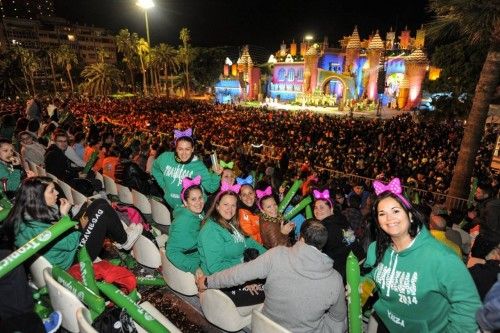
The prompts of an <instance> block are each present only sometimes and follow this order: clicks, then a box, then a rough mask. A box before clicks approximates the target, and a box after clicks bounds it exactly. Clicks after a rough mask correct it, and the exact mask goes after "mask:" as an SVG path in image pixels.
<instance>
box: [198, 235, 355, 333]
mask: <svg viewBox="0 0 500 333" xmlns="http://www.w3.org/2000/svg"><path fill="white" fill-rule="evenodd" d="M332 267H333V261H332V259H330V257H328V256H327V255H326V254H324V253H322V252H321V251H319V250H318V249H317V248H315V247H314V246H311V245H307V244H306V243H304V242H302V241H299V242H297V243H296V244H295V245H294V246H293V247H291V248H290V247H284V246H277V247H275V248H272V249H270V250H269V251H267V252H266V253H264V254H262V255H261V256H259V257H258V258H257V259H255V260H253V261H250V262H248V263H244V264H239V265H237V266H234V267H232V268H229V269H226V270H224V271H221V272H218V273H215V274H213V275H211V276H209V277H208V278H207V286H208V288H227V287H233V286H237V285H241V284H243V283H245V282H246V281H251V280H254V279H267V280H266V284H265V285H264V291H265V294H266V298H265V301H264V308H263V310H262V312H263V314H264V315H266V316H267V317H269V318H271V319H272V320H274V321H275V322H277V323H278V324H280V325H282V326H284V327H285V328H287V329H289V330H290V331H292V332H294V333H306V332H325V333H327V332H328V333H343V332H345V331H346V329H347V324H346V316H347V310H346V304H345V299H344V295H345V292H344V286H343V283H342V277H341V276H340V274H339V273H338V272H337V271H336V270H334V269H333V268H332Z"/></svg>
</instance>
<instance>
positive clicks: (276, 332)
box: [252, 309, 292, 333]
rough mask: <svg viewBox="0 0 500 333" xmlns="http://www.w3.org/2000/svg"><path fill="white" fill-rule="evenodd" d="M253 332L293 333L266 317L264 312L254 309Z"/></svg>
mask: <svg viewBox="0 0 500 333" xmlns="http://www.w3.org/2000/svg"><path fill="white" fill-rule="evenodd" d="M252 333H292V331H290V330H287V329H286V328H284V327H283V326H281V325H280V324H278V323H276V322H275V321H273V320H271V319H269V318H268V317H266V316H265V315H264V314H263V313H262V312H260V311H258V310H256V309H254V310H253V311H252Z"/></svg>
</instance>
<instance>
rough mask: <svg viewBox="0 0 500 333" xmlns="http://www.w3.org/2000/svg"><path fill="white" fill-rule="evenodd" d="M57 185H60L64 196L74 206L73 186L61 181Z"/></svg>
mask: <svg viewBox="0 0 500 333" xmlns="http://www.w3.org/2000/svg"><path fill="white" fill-rule="evenodd" d="M57 183H58V184H59V186H60V187H61V189H62V190H63V192H64V196H65V197H66V199H68V201H69V202H70V203H71V204H74V200H73V194H72V193H71V186H69V185H68V183H65V182H64V181H62V180H60V179H59V181H58V182H57Z"/></svg>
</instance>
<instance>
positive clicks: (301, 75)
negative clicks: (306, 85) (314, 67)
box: [297, 68, 304, 81]
mask: <svg viewBox="0 0 500 333" xmlns="http://www.w3.org/2000/svg"><path fill="white" fill-rule="evenodd" d="M297 80H298V81H302V80H304V69H303V68H299V69H298V70H297Z"/></svg>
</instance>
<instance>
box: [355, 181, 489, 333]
mask: <svg viewBox="0 0 500 333" xmlns="http://www.w3.org/2000/svg"><path fill="white" fill-rule="evenodd" d="M373 186H374V188H375V193H376V194H377V196H378V197H377V199H376V201H375V203H374V206H373V207H374V212H373V213H374V214H375V216H376V220H377V234H376V241H375V242H373V243H372V244H370V246H369V248H368V255H367V258H366V261H365V264H364V266H365V267H366V268H368V269H371V271H370V272H369V273H368V275H366V277H365V278H367V279H371V280H372V281H373V282H375V286H376V290H377V291H378V295H379V299H378V300H377V301H376V302H375V304H374V310H375V312H376V314H377V316H378V318H380V321H379V325H381V323H383V325H385V326H386V327H387V329H388V330H389V331H390V332H464V333H465V332H476V331H477V324H476V318H475V313H476V311H477V310H478V309H479V307H480V306H481V301H480V299H479V295H478V292H477V290H476V286H475V285H474V281H473V280H472V278H471V276H470V274H469V272H468V271H467V268H466V267H465V265H464V263H463V262H462V261H461V260H460V258H458V256H457V255H456V254H455V253H454V252H453V251H452V250H451V249H449V248H447V247H446V246H444V245H443V244H441V243H440V242H439V241H437V240H436V239H435V238H434V237H432V236H431V234H430V233H429V231H428V230H427V228H426V227H425V224H424V221H425V217H424V216H423V215H422V214H420V212H418V211H417V210H416V209H415V208H413V206H412V205H411V203H410V202H409V200H408V199H407V198H405V197H404V196H403V194H402V192H403V191H402V188H401V184H400V181H399V179H398V178H394V179H393V180H392V181H391V182H390V183H389V184H388V185H385V184H383V183H381V182H379V181H375V182H374V183H373ZM361 284H362V285H363V283H361ZM362 289H364V288H362Z"/></svg>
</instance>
